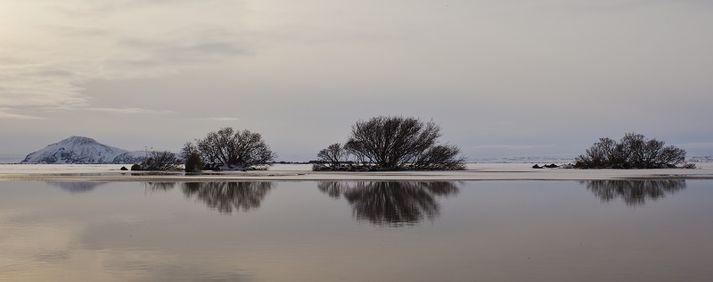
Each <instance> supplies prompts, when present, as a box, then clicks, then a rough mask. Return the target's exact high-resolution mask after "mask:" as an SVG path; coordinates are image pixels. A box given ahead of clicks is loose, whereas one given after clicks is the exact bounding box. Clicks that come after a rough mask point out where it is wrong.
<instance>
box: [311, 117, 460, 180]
mask: <svg viewBox="0 0 713 282" xmlns="http://www.w3.org/2000/svg"><path fill="white" fill-rule="evenodd" d="M440 136H441V134H440V127H439V126H438V125H436V124H435V123H433V122H427V123H424V122H422V121H420V120H418V119H416V118H410V117H409V118H404V117H386V116H379V117H374V118H371V119H370V120H368V121H358V122H356V123H355V124H354V125H353V126H352V132H351V136H350V137H349V139H348V141H347V142H346V143H345V144H344V145H343V146H342V145H341V144H339V143H336V144H332V145H329V146H328V147H327V148H325V149H323V150H321V151H320V152H319V154H318V155H317V157H318V158H319V161H320V163H318V164H315V165H314V166H313V170H336V171H363V170H366V171H388V170H459V169H465V159H464V158H462V157H461V156H460V149H459V148H458V147H456V146H452V145H439V144H437V140H438V138H439V137H440Z"/></svg>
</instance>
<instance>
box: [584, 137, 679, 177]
mask: <svg viewBox="0 0 713 282" xmlns="http://www.w3.org/2000/svg"><path fill="white" fill-rule="evenodd" d="M685 160H686V151H684V150H683V149H680V148H677V147H675V146H665V143H664V142H663V141H658V140H656V139H649V140H647V139H646V138H645V137H644V135H641V134H635V133H627V134H626V135H624V137H623V138H621V140H620V141H619V142H617V141H615V140H612V139H610V138H600V139H599V141H598V142H596V143H594V145H592V147H591V148H589V149H587V151H586V153H585V154H583V155H580V156H579V157H577V159H576V161H575V167H576V168H619V169H630V168H672V167H677V166H679V165H682V164H683V163H684V162H685Z"/></svg>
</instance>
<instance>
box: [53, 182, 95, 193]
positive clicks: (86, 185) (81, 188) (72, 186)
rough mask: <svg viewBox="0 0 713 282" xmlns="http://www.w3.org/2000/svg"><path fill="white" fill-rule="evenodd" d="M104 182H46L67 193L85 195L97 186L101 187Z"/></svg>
mask: <svg viewBox="0 0 713 282" xmlns="http://www.w3.org/2000/svg"><path fill="white" fill-rule="evenodd" d="M105 183H106V182H93V181H71V182H64V181H59V182H47V184H49V185H52V186H56V187H59V188H60V189H62V190H64V191H67V192H69V193H72V194H75V193H86V192H89V191H92V190H94V189H95V188H97V186H99V185H103V184H105Z"/></svg>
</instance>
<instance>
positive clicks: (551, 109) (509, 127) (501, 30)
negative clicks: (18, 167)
mask: <svg viewBox="0 0 713 282" xmlns="http://www.w3.org/2000/svg"><path fill="white" fill-rule="evenodd" d="M712 50H713V1H709V0H678V1H675V0H597V1H592V0H538V1H531V0H463V1H455V0H454V1H447V0H446V1H436V0H429V1H426V0H403V1H402V0H387V1H384V0H324V1H317V0H301V1H294V0H256V1H231V0H201V1H191V0H111V1H110V0H107V1H99V0H62V1H55V0H0V134H1V138H0V142H1V143H2V144H0V154H5V155H8V154H17V155H22V154H26V153H28V152H30V151H33V150H36V149H39V148H42V147H44V146H45V145H47V144H49V143H52V142H56V141H59V140H61V139H63V138H65V137H68V136H70V135H82V136H89V137H93V138H95V139H97V140H98V141H100V142H102V143H105V144H109V145H113V146H117V147H121V148H125V149H130V150H136V149H143V148H145V147H153V148H156V149H168V150H174V151H177V150H178V149H179V148H180V147H181V145H182V144H183V143H185V142H186V141H189V140H192V139H194V138H199V137H202V136H204V135H205V134H206V133H207V132H208V131H210V130H215V129H218V128H220V127H225V126H231V127H235V128H240V129H242V128H247V129H251V130H255V131H258V132H261V133H263V136H264V137H265V139H266V140H267V142H268V144H270V145H271V146H272V148H273V149H274V151H276V152H277V153H278V155H279V159H282V160H307V159H311V158H314V155H315V154H316V152H317V151H318V150H319V149H320V148H321V147H324V146H325V145H327V144H329V143H333V142H337V141H343V140H344V139H346V137H347V135H348V132H349V128H350V126H351V124H352V123H353V122H354V121H355V120H359V119H367V118H369V117H371V116H375V115H405V116H416V117H420V118H422V119H424V120H431V119H432V120H434V121H435V122H437V123H439V124H441V126H442V129H443V130H442V133H443V137H442V140H443V142H447V143H450V144H455V145H459V146H460V147H461V148H462V149H463V151H464V153H465V154H466V155H467V156H468V157H469V158H470V159H472V160H476V159H483V158H492V157H498V156H505V157H511V156H568V155H574V154H577V153H579V152H581V151H583V150H584V149H585V148H586V147H588V146H589V145H591V143H592V142H594V141H595V139H596V138H597V137H601V136H611V137H615V138H618V137H620V136H621V135H623V134H624V133H625V132H629V131H636V132H640V133H643V134H646V135H647V136H650V137H657V138H659V139H662V140H665V141H668V143H671V144H676V145H679V146H681V147H683V148H685V149H687V150H688V151H689V155H710V154H713V126H712V125H711V121H713V51H712Z"/></svg>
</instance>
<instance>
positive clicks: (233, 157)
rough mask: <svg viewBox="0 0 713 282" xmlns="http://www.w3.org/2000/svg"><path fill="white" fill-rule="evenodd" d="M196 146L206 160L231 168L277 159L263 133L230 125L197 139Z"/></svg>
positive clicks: (266, 162) (245, 166) (265, 162)
mask: <svg viewBox="0 0 713 282" xmlns="http://www.w3.org/2000/svg"><path fill="white" fill-rule="evenodd" d="M196 148H197V149H198V151H199V152H200V154H201V157H202V159H203V160H204V161H206V162H208V163H211V164H214V165H223V166H227V167H229V168H236V167H237V168H247V167H251V166H254V165H259V164H268V163H270V162H272V161H273V160H274V159H275V154H274V153H273V152H272V151H271V150H270V147H269V146H268V145H267V144H265V141H264V140H263V139H262V135H260V134H259V133H254V132H251V131H249V130H242V131H239V130H237V131H236V130H234V129H232V128H230V127H226V128H222V129H220V130H218V131H215V132H210V133H208V135H207V136H206V137H205V138H203V139H199V140H197V141H196Z"/></svg>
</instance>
